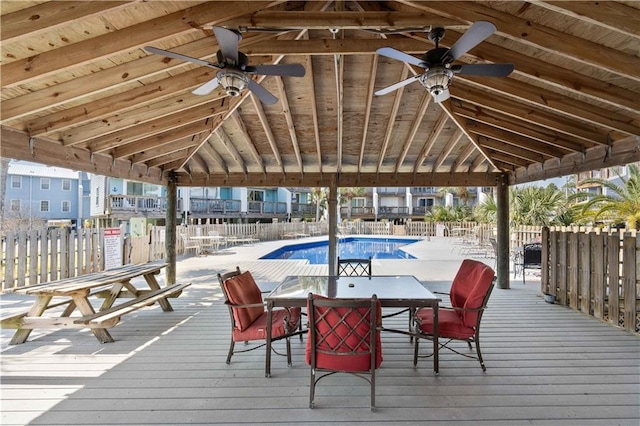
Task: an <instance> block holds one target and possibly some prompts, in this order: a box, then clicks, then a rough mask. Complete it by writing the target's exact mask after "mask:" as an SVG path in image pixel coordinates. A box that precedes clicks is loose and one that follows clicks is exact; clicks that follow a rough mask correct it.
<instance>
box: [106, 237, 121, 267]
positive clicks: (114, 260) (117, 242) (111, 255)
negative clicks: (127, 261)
mask: <svg viewBox="0 0 640 426" xmlns="http://www.w3.org/2000/svg"><path fill="white" fill-rule="evenodd" d="M103 241H104V242H103V248H102V253H103V254H104V256H103V257H104V269H105V270H107V269H112V268H117V267H119V266H122V239H121V236H120V228H106V229H105V230H104V238H103Z"/></svg>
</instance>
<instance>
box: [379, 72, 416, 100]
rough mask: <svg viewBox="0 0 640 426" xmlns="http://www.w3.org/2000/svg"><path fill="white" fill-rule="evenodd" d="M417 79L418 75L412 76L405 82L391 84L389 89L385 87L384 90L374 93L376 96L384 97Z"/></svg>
mask: <svg viewBox="0 0 640 426" xmlns="http://www.w3.org/2000/svg"><path fill="white" fill-rule="evenodd" d="M419 77H420V75H414V76H413V77H409V78H408V79H406V80H402V81H399V82H397V83H396V84H392V85H391V86H389V87H385V88H384V89H380V90H378V91H376V92H375V94H376V96H382V95H386V94H387V93H391V92H393V91H394V90H398V89H399V88H401V87H404V86H406V85H407V84H411V83H413V82H414V81H416V80H418V78H419Z"/></svg>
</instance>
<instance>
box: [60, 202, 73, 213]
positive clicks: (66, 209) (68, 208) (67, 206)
mask: <svg viewBox="0 0 640 426" xmlns="http://www.w3.org/2000/svg"><path fill="white" fill-rule="evenodd" d="M62 211H63V212H64V213H69V212H70V211H71V203H70V202H69V201H68V200H64V201H62Z"/></svg>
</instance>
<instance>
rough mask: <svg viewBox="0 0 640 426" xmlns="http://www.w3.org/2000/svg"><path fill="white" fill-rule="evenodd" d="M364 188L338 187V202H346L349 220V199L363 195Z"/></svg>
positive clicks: (349, 218)
mask: <svg viewBox="0 0 640 426" xmlns="http://www.w3.org/2000/svg"><path fill="white" fill-rule="evenodd" d="M365 192H366V190H365V188H363V187H360V186H348V187H344V188H340V204H345V203H346V204H347V207H348V209H347V220H349V221H351V200H353V199H354V198H356V197H362V196H364V194H365Z"/></svg>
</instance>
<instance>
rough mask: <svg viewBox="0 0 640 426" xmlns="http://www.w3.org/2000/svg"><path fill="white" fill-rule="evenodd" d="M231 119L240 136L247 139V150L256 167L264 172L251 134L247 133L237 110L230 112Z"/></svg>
mask: <svg viewBox="0 0 640 426" xmlns="http://www.w3.org/2000/svg"><path fill="white" fill-rule="evenodd" d="M231 120H232V121H233V123H234V124H235V125H236V126H237V127H238V130H240V133H241V134H242V136H244V139H245V140H246V141H247V146H248V147H249V151H251V155H252V156H253V159H254V160H255V162H256V165H257V166H258V169H259V170H260V172H261V173H262V174H265V173H266V172H267V171H266V170H265V168H264V163H263V161H262V157H261V156H260V153H258V150H257V149H256V146H255V144H254V143H253V140H252V139H251V136H250V135H249V132H248V131H247V128H246V127H245V125H244V123H243V122H242V120H241V119H240V116H239V115H238V112H237V111H236V112H234V113H233V114H231Z"/></svg>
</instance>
